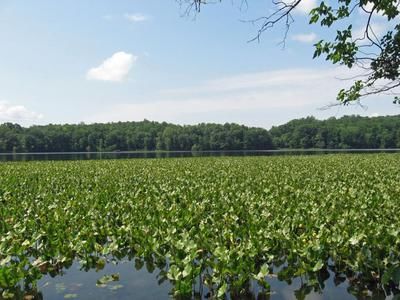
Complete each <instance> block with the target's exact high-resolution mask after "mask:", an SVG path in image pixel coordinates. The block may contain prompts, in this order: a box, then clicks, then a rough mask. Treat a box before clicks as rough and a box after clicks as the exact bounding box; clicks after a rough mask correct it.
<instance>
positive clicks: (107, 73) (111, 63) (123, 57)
mask: <svg viewBox="0 0 400 300" xmlns="http://www.w3.org/2000/svg"><path fill="white" fill-rule="evenodd" d="M136 60H137V56H134V55H132V54H129V53H125V52H117V53H115V54H113V55H112V56H111V57H110V58H107V59H106V60H105V61H104V62H103V63H102V64H101V65H100V66H98V67H95V68H92V69H90V70H89V71H88V72H87V74H86V78H87V79H88V80H102V81H122V80H124V79H125V78H126V77H127V75H128V73H129V71H130V70H131V68H132V66H133V64H134V63H135V61H136Z"/></svg>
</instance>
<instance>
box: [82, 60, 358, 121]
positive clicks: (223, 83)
mask: <svg viewBox="0 0 400 300" xmlns="http://www.w3.org/2000/svg"><path fill="white" fill-rule="evenodd" d="M348 72H349V71H348V70H347V69H344V68H330V69H287V70H276V71H268V72H259V73H249V74H240V75H237V76H230V77H226V78H220V79H215V80H210V81H206V82H203V83H199V84H198V85H195V86H193V87H185V88H179V89H174V90H166V91H162V92H161V93H160V94H159V95H157V96H155V97H154V98H153V100H151V101H147V102H140V103H119V104H115V105H110V106H109V107H107V108H106V109H105V110H104V111H103V112H100V113H99V114H94V115H93V116H92V117H91V118H90V119H87V120H85V121H87V122H104V121H128V120H143V119H145V118H146V119H150V120H155V121H168V122H174V123H186V124H188V123H196V122H218V121H219V120H221V119H222V120H229V121H236V122H239V123H243V122H244V121H243V120H244V119H245V118H248V119H250V120H253V121H254V122H255V117H254V116H259V115H260V114H264V116H263V117H262V118H263V120H264V121H265V120H266V118H268V116H269V118H271V115H270V113H271V111H274V112H275V114H276V112H277V111H282V110H283V111H285V112H298V111H301V110H302V109H304V108H307V109H308V110H309V112H314V111H316V110H317V109H318V108H321V107H323V106H326V105H328V104H329V103H335V101H336V94H337V92H338V91H339V90H340V88H345V87H347V86H348V85H350V84H351V81H350V82H343V81H341V80H337V79H336V78H338V77H339V78H344V77H345V76H347V77H351V76H353V75H354V74H349V73H348ZM268 114H269V115H268ZM234 118H236V119H234ZM253 121H250V122H252V123H253V124H254V122H253ZM264 121H263V122H264ZM260 122H261V121H260ZM265 122H266V121H265Z"/></svg>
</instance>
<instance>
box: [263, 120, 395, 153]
mask: <svg viewBox="0 0 400 300" xmlns="http://www.w3.org/2000/svg"><path fill="white" fill-rule="evenodd" d="M269 133H270V134H271V137H272V141H273V145H274V147H276V148H290V149H310V148H318V149H376V148H400V115H397V116H385V117H360V116H345V117H342V118H340V119H336V118H329V119H327V120H323V121H320V120H317V119H315V118H313V117H308V118H304V119H298V120H292V121H290V122H288V123H286V124H284V125H281V126H277V127H272V128H271V130H270V131H269Z"/></svg>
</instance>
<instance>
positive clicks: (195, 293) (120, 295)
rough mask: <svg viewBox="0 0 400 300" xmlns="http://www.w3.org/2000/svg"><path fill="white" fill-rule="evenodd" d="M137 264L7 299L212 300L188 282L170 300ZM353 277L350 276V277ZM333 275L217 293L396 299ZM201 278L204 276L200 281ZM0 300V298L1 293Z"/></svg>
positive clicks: (168, 285) (42, 285)
mask: <svg viewBox="0 0 400 300" xmlns="http://www.w3.org/2000/svg"><path fill="white" fill-rule="evenodd" d="M139 261H140V263H138V262H137V260H136V262H135V261H132V260H121V261H114V262H113V263H108V264H106V265H105V266H104V268H103V269H101V270H98V269H94V268H92V269H89V270H86V271H84V270H83V269H82V267H81V265H80V264H79V263H78V262H74V263H73V264H72V265H71V266H70V267H69V268H67V269H62V270H60V271H59V272H58V273H57V274H54V273H53V274H52V275H49V274H47V275H44V276H43V277H42V278H41V279H40V280H39V281H38V282H37V284H36V288H30V289H29V288H26V289H23V288H19V289H18V290H13V291H12V292H13V293H14V295H15V296H14V297H13V298H10V299H24V300H34V299H39V300H48V299H56V300H58V299H59V300H61V299H96V300H102V299H104V300H105V299H143V300H146V299H149V300H150V299H179V300H186V299H202V300H203V299H204V300H207V299H216V297H215V295H216V289H213V287H211V288H210V287H207V286H206V285H205V284H204V283H202V284H200V279H198V280H196V282H195V283H194V284H193V286H192V287H193V290H192V293H191V294H190V295H186V296H179V297H175V296H174V295H173V290H174V289H175V288H176V287H174V284H173V283H172V282H170V281H169V280H166V278H165V276H164V274H165V271H166V269H165V267H164V268H161V269H160V268H157V267H155V268H150V269H149V268H148V267H147V263H146V261H143V260H139ZM353 275H354V274H353ZM353 275H352V276H348V277H346V275H344V274H335V273H334V272H333V271H332V269H329V268H328V269H323V270H322V271H320V272H318V273H315V274H313V275H312V276H308V275H307V276H302V277H293V278H285V279H283V278H280V277H279V276H277V275H275V274H270V275H267V282H268V283H269V284H270V289H264V288H262V287H261V286H260V285H258V284H257V282H256V281H254V280H252V281H251V282H247V283H245V284H244V285H243V286H242V287H241V288H240V289H235V290H233V289H230V288H228V290H227V292H226V293H225V294H224V295H223V297H222V299H227V300H239V299H243V300H289V299H295V300H305V299H307V300H322V299H328V300H329V299H332V300H334V299H341V300H350V299H360V300H361V299H378V300H379V299H400V294H396V293H398V292H399V291H398V290H394V293H393V291H389V290H384V289H380V288H377V286H373V285H368V283H367V282H362V280H355V278H354V276H353ZM203 279H204V277H203ZM0 299H1V300H3V298H2V296H1V293H0Z"/></svg>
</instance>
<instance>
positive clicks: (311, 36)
mask: <svg viewBox="0 0 400 300" xmlns="http://www.w3.org/2000/svg"><path fill="white" fill-rule="evenodd" d="M316 39H317V35H316V34H315V33H314V32H311V33H304V34H295V35H293V36H292V40H293V41H297V42H301V43H312V42H314V41H315V40H316Z"/></svg>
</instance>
